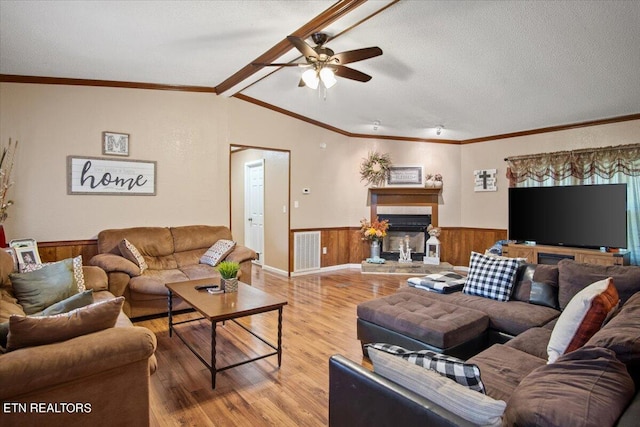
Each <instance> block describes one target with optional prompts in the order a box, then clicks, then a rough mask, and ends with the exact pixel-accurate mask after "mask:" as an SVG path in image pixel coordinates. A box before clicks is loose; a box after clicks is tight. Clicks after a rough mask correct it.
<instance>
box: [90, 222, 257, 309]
mask: <svg viewBox="0 0 640 427" xmlns="http://www.w3.org/2000/svg"><path fill="white" fill-rule="evenodd" d="M123 239H127V240H129V242H131V243H132V244H133V245H134V246H135V247H136V248H137V249H138V251H139V252H140V253H141V255H142V256H143V258H144V260H145V261H146V263H147V265H148V266H149V268H148V269H147V270H145V271H144V272H142V273H141V272H140V268H139V267H138V265H136V264H135V263H133V262H132V261H129V260H128V259H127V258H125V257H124V256H122V254H121V252H120V249H118V245H119V244H120V242H121V241H122V240H123ZM220 239H226V240H232V237H231V231H230V230H229V228H227V227H224V226H209V225H189V226H181V227H133V228H122V229H110V230H103V231H101V232H100V233H99V234H98V255H96V256H94V257H93V258H91V260H90V264H91V265H95V266H98V267H100V268H102V269H103V270H104V271H106V272H107V275H108V278H109V291H110V292H111V293H113V294H114V295H116V296H120V295H122V296H124V297H125V298H126V300H125V303H124V312H125V313H126V314H127V315H128V316H129V317H132V318H136V317H141V316H148V315H155V314H162V313H166V312H167V310H168V309H167V288H166V287H165V284H166V283H171V282H180V281H184V280H193V279H204V278H209V277H210V278H212V279H214V280H215V281H218V280H219V278H220V275H219V273H218V272H217V271H216V270H215V269H214V268H213V267H211V266H209V265H206V264H200V258H201V257H202V255H203V254H204V253H205V252H206V251H207V249H209V248H210V247H211V246H212V245H213V244H214V243H216V242H217V241H218V240H220ZM225 259H226V260H228V261H237V262H238V263H240V272H239V276H238V277H239V279H240V280H241V281H242V282H244V283H247V284H251V267H252V260H254V259H256V253H255V252H254V251H252V250H251V249H249V248H246V247H244V246H241V245H236V246H235V248H234V249H233V251H232V252H231V253H230V254H229V255H227V257H226V258H225ZM173 304H174V305H173V308H174V310H181V309H186V308H189V307H188V306H187V305H186V304H185V303H184V302H183V301H181V300H179V299H178V298H174V303H173Z"/></svg>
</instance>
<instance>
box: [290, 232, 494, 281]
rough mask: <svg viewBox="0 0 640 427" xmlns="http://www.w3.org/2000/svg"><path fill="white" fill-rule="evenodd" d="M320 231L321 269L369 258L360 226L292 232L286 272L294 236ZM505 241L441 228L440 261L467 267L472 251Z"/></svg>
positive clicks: (486, 233)
mask: <svg viewBox="0 0 640 427" xmlns="http://www.w3.org/2000/svg"><path fill="white" fill-rule="evenodd" d="M318 230H319V231H320V247H321V248H323V247H326V248H327V253H326V254H322V255H321V256H320V257H321V258H320V262H321V266H322V267H331V266H335V265H343V264H360V263H361V262H362V260H364V259H365V258H367V257H368V256H369V244H368V242H366V241H362V240H361V238H360V227H340V228H322V229H317V228H315V229H310V228H309V229H298V230H291V238H290V239H289V241H290V242H291V247H290V248H289V254H290V257H289V270H290V271H293V253H294V251H293V233H295V232H300V231H318ZM506 238H507V230H501V229H486V228H467V227H442V233H441V235H440V242H441V244H442V246H441V248H440V252H441V253H440V259H441V260H442V261H443V262H448V263H450V264H452V265H462V266H468V265H469V256H470V254H471V251H476V252H484V251H485V250H486V249H488V248H490V247H491V246H492V245H493V244H494V243H495V242H496V241H498V240H503V239H506Z"/></svg>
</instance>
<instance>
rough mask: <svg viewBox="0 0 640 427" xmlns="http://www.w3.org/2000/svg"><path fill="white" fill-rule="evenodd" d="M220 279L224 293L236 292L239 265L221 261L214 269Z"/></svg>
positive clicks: (233, 262)
mask: <svg viewBox="0 0 640 427" xmlns="http://www.w3.org/2000/svg"><path fill="white" fill-rule="evenodd" d="M216 270H218V273H220V276H221V277H222V278H221V279H220V284H221V285H222V288H223V289H224V291H225V292H236V291H237V290H238V271H239V270H240V264H239V263H237V262H235V261H222V262H221V263H220V264H218V266H217V267H216Z"/></svg>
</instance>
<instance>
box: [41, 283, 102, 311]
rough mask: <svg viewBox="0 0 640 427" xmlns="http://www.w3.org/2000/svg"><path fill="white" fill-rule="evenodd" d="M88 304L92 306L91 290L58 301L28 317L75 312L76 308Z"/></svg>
mask: <svg viewBox="0 0 640 427" xmlns="http://www.w3.org/2000/svg"><path fill="white" fill-rule="evenodd" d="M89 304H93V290H92V289H89V290H88V291H84V292H80V293H77V294H75V295H73V296H70V297H69V298H67V299H63V300H62V301H58V302H57V303H55V304H53V305H50V306H49V307H47V308H45V309H44V310H42V311H40V312H38V313H34V314H30V316H53V315H56V314H62V313H68V312H70V311H71V310H75V309H76V308H80V307H84V306H87V305H89Z"/></svg>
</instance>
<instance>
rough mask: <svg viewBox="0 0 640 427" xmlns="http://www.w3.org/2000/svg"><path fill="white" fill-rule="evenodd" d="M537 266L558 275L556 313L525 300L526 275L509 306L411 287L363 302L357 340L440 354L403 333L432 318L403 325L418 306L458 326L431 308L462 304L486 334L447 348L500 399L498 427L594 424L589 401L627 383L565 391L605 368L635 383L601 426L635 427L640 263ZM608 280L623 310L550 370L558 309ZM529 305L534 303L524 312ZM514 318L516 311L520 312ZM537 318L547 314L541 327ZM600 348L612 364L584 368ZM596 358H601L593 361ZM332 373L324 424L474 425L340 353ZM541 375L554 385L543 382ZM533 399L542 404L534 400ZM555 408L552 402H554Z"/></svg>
mask: <svg viewBox="0 0 640 427" xmlns="http://www.w3.org/2000/svg"><path fill="white" fill-rule="evenodd" d="M529 268H530V270H531V269H533V270H534V271H535V269H536V268H537V266H535V265H533V266H529ZM540 268H541V269H544V270H545V273H546V274H545V275H544V276H545V277H546V278H549V275H548V273H550V272H552V271H553V268H555V269H556V270H557V271H556V274H557V275H556V277H557V281H556V283H555V286H556V288H555V289H556V298H557V300H558V304H559V306H558V308H557V310H556V309H552V308H550V307H544V306H538V305H537V304H529V303H527V302H525V301H524V299H525V295H531V296H530V297H531V298H533V294H532V293H531V286H532V282H531V277H532V276H531V275H530V276H528V280H526V277H525V278H524V280H523V277H524V276H520V278H519V282H518V283H517V284H516V287H515V288H514V294H513V295H512V298H514V299H515V300H513V301H509V302H496V301H490V300H487V299H486V298H482V297H474V296H471V295H466V294H463V293H461V292H457V293H453V294H448V295H444V294H437V293H432V292H427V291H422V290H419V289H414V288H402V289H400V290H399V291H398V292H397V294H396V295H391V296H389V297H383V298H384V299H387V300H386V302H385V301H383V302H382V303H380V302H379V301H378V302H376V300H374V301H373V302H366V303H363V307H359V308H358V314H359V315H362V316H364V317H365V318H366V319H367V320H364V322H365V323H362V322H361V321H360V320H362V319H359V324H358V337H359V338H360V339H361V340H362V343H363V344H366V343H368V342H384V343H390V344H395V345H399V346H402V347H404V348H408V349H412V350H421V349H428V350H432V351H441V350H442V349H441V348H437V346H435V345H433V344H434V342H431V343H427V342H424V341H423V340H422V339H423V337H427V338H429V339H432V338H433V337H432V336H429V335H427V334H423V333H422V332H420V331H418V330H412V331H411V333H410V334H407V333H406V331H408V330H411V329H412V328H413V329H417V328H418V326H417V325H418V324H420V325H421V327H423V328H424V327H427V328H428V325H429V322H421V323H419V322H417V320H416V319H415V318H414V319H413V321H412V322H408V321H407V320H408V319H411V318H412V316H417V317H420V314H419V313H420V310H421V307H423V308H424V307H426V308H427V309H428V308H429V307H432V308H434V309H437V310H438V311H439V313H440V314H439V315H438V316H444V317H441V318H439V317H438V316H436V315H435V314H433V315H431V316H429V319H432V318H433V319H435V321H436V322H437V321H439V320H441V319H444V320H445V321H446V320H447V319H452V324H455V320H456V319H457V318H458V317H459V316H458V314H459V313H458V312H456V311H455V310H452V311H449V310H443V306H442V305H439V304H435V305H429V304H432V303H433V302H434V301H436V302H439V303H442V304H450V305H456V306H458V307H463V308H465V309H468V310H470V311H473V312H477V313H480V314H484V315H485V316H486V317H487V319H486V320H488V323H487V329H486V331H485V332H484V333H482V334H480V335H479V337H481V339H475V340H462V341H461V342H463V344H464V345H462V346H460V347H455V346H454V347H452V348H453V350H454V352H455V350H462V351H461V352H460V353H459V354H458V357H462V358H464V359H466V360H467V361H468V362H469V363H474V364H476V365H477V366H478V367H479V369H480V373H481V377H482V381H483V382H484V385H485V388H486V393H487V395H488V396H490V397H492V398H494V399H499V400H503V401H505V402H506V403H507V409H506V411H505V416H504V418H503V423H504V424H503V425H509V426H510V425H536V426H552V425H556V424H554V423H553V421H552V420H553V419H554V418H553V416H554V414H556V415H557V414H561V415H562V416H566V415H571V416H574V415H575V418H574V421H573V422H572V423H570V424H565V425H584V426H587V425H592V424H589V422H588V419H589V418H594V417H593V413H592V412H591V411H594V408H595V407H597V406H598V405H597V403H595V402H599V401H600V397H601V396H602V394H605V395H609V394H612V391H613V390H616V391H618V390H621V389H623V388H624V387H623V386H622V384H620V385H619V386H618V385H617V384H618V382H617V381H618V380H610V383H609V389H607V390H606V391H604V392H603V391H602V390H600V393H602V394H601V395H598V394H597V392H595V391H594V392H593V394H591V392H590V391H589V392H587V393H586V394H583V395H581V396H580V398H575V397H573V398H572V397H569V395H570V392H571V390H568V389H567V385H571V384H574V385H579V386H580V387H582V385H583V383H582V381H583V380H584V379H585V378H586V379H587V380H591V379H593V378H598V377H599V376H600V374H601V375H602V377H606V375H608V373H609V368H610V366H612V364H618V366H622V371H626V372H627V373H628V374H629V376H630V377H631V379H632V380H633V383H632V386H633V384H635V389H634V390H628V391H629V392H630V393H631V395H632V396H633V397H631V401H630V402H629V403H627V401H625V402H624V403H623V404H622V405H623V406H622V408H619V407H618V408H615V409H614V407H615V406H617V405H614V404H611V405H609V406H607V408H606V410H605V411H608V412H611V413H616V412H615V410H616V409H617V410H620V411H619V412H617V415H619V418H617V419H614V420H613V421H612V422H611V423H610V424H608V425H616V426H632V425H634V426H635V425H637V420H638V418H640V394H639V393H638V391H639V389H640V267H634V266H625V267H623V266H597V265H589V264H581V263H577V262H574V261H570V260H563V261H561V262H560V263H559V265H558V266H557V268H556V267H549V266H544V267H540ZM607 277H613V279H614V284H615V285H616V288H617V290H618V293H619V295H620V305H621V309H620V310H619V311H617V312H616V314H615V315H614V316H613V317H612V318H611V319H609V320H608V321H607V322H606V324H605V325H604V326H603V327H602V328H601V329H600V331H599V332H597V333H596V334H595V335H594V336H593V337H592V338H591V339H590V340H589V341H588V342H587V343H586V344H585V345H584V347H582V348H579V349H577V350H575V351H573V352H570V353H567V354H566V355H565V356H563V357H565V358H566V359H567V360H566V361H563V363H562V364H558V362H556V363H554V364H550V365H548V364H547V345H548V343H549V339H550V337H551V333H552V331H553V328H554V326H555V324H556V322H557V317H558V315H559V314H560V313H561V311H562V309H564V307H566V305H567V303H568V301H569V300H570V299H571V298H572V296H573V295H575V294H576V293H577V292H578V291H579V290H581V289H582V288H584V287H585V286H588V285H589V284H591V283H593V282H595V281H599V280H602V279H604V278H607ZM527 282H528V283H527ZM517 299H520V300H517ZM378 300H380V299H378ZM406 301H412V304H411V305H408V306H407V310H406V311H405V312H404V313H402V314H400V313H398V312H397V310H396V311H393V310H392V309H394V308H397V307H398V306H402V304H404V303H405V302H406ZM527 305H532V306H534V307H527ZM362 308H364V309H362ZM540 309H546V310H542V311H541V310H540ZM375 310H381V311H382V312H385V311H386V313H387V314H389V313H395V314H397V316H396V317H393V316H388V317H387V320H386V322H384V325H376V324H374V323H372V322H373V321H380V320H381V319H384V318H385V316H378V317H377V318H376V316H375ZM547 310H552V311H556V313H555V314H554V313H553V312H547ZM536 312H537V314H536ZM518 313H520V315H519V316H518ZM543 317H548V318H547V320H546V321H545V320H544V319H543ZM381 323H382V322H381ZM408 323H409V324H413V327H411V326H409V327H407V324H408ZM474 323H478V322H474ZM403 328H404V329H403ZM421 340H422V341H421ZM445 350H446V349H445ZM603 352H604V353H606V352H609V356H608V357H609V361H608V362H607V363H606V364H603V365H602V366H603V367H602V369H601V370H600V368H599V367H600V365H597V368H596V370H595V371H593V370H592V371H588V370H587V371H585V370H584V369H583V368H585V366H587V365H589V364H590V363H592V362H593V360H595V359H598V357H600V358H602V357H601V356H603V354H604V353H603ZM365 354H366V352H365ZM465 354H466V356H464V355H465ZM594 354H597V355H599V356H598V357H595V356H593V355H594ZM605 356H607V355H606V354H605ZM571 359H573V360H571ZM605 359H606V357H605ZM598 360H599V359H598ZM576 366H579V367H578V368H577V367H576ZM374 368H375V366H374ZM625 368H626V369H625ZM554 369H555V371H553V370H554ZM585 372H587V373H586V374H585ZM329 375H330V392H329V421H330V422H329V424H330V425H331V426H334V427H338V426H367V427H370V426H385V425H395V424H408V425H417V424H423V425H430V426H468V425H473V424H471V423H469V422H468V421H467V420H465V419H462V418H460V416H458V415H456V414H455V413H452V412H451V411H448V410H447V409H445V408H443V407H441V406H439V405H438V404H436V403H434V402H433V401H431V400H430V399H429V398H427V397H425V396H421V395H418V394H416V393H414V392H413V391H411V390H409V389H407V388H405V387H403V386H402V385H399V384H398V383H395V382H393V381H391V380H389V379H388V378H385V377H383V376H381V375H378V374H377V373H374V372H371V371H370V370H368V369H366V368H364V367H363V366H361V365H359V364H357V363H355V362H353V361H351V360H348V359H346V358H345V357H343V356H340V355H335V356H332V357H331V358H330V360H329ZM553 375H556V376H555V377H554V376H553ZM545 376H546V377H545ZM547 378H556V379H560V380H557V381H554V380H553V379H551V380H547ZM629 381H630V380H629ZM541 384H542V385H543V386H541ZM627 386H628V383H627ZM536 387H537V388H536ZM632 388H633V387H632ZM583 390H591V388H590V387H587V386H585V387H583ZM593 390H597V387H593ZM434 393H435V391H434ZM536 393H537V396H538V397H541V398H542V400H537V399H536V398H535V397H533V398H532V396H535V395H536ZM554 402H555V403H556V405H555V406H553V403H554ZM549 405H552V406H551V407H552V409H548V408H549V407H550V406H549ZM554 411H555V412H554ZM552 412H553V413H552ZM524 413H527V414H524ZM532 414H533V416H535V419H536V421H535V422H533V423H528V422H526V421H523V418H527V417H526V416H525V415H528V416H531V415H532ZM620 414H621V415H620ZM617 415H616V416H617ZM594 419H595V418H594ZM529 420H531V418H529Z"/></svg>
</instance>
